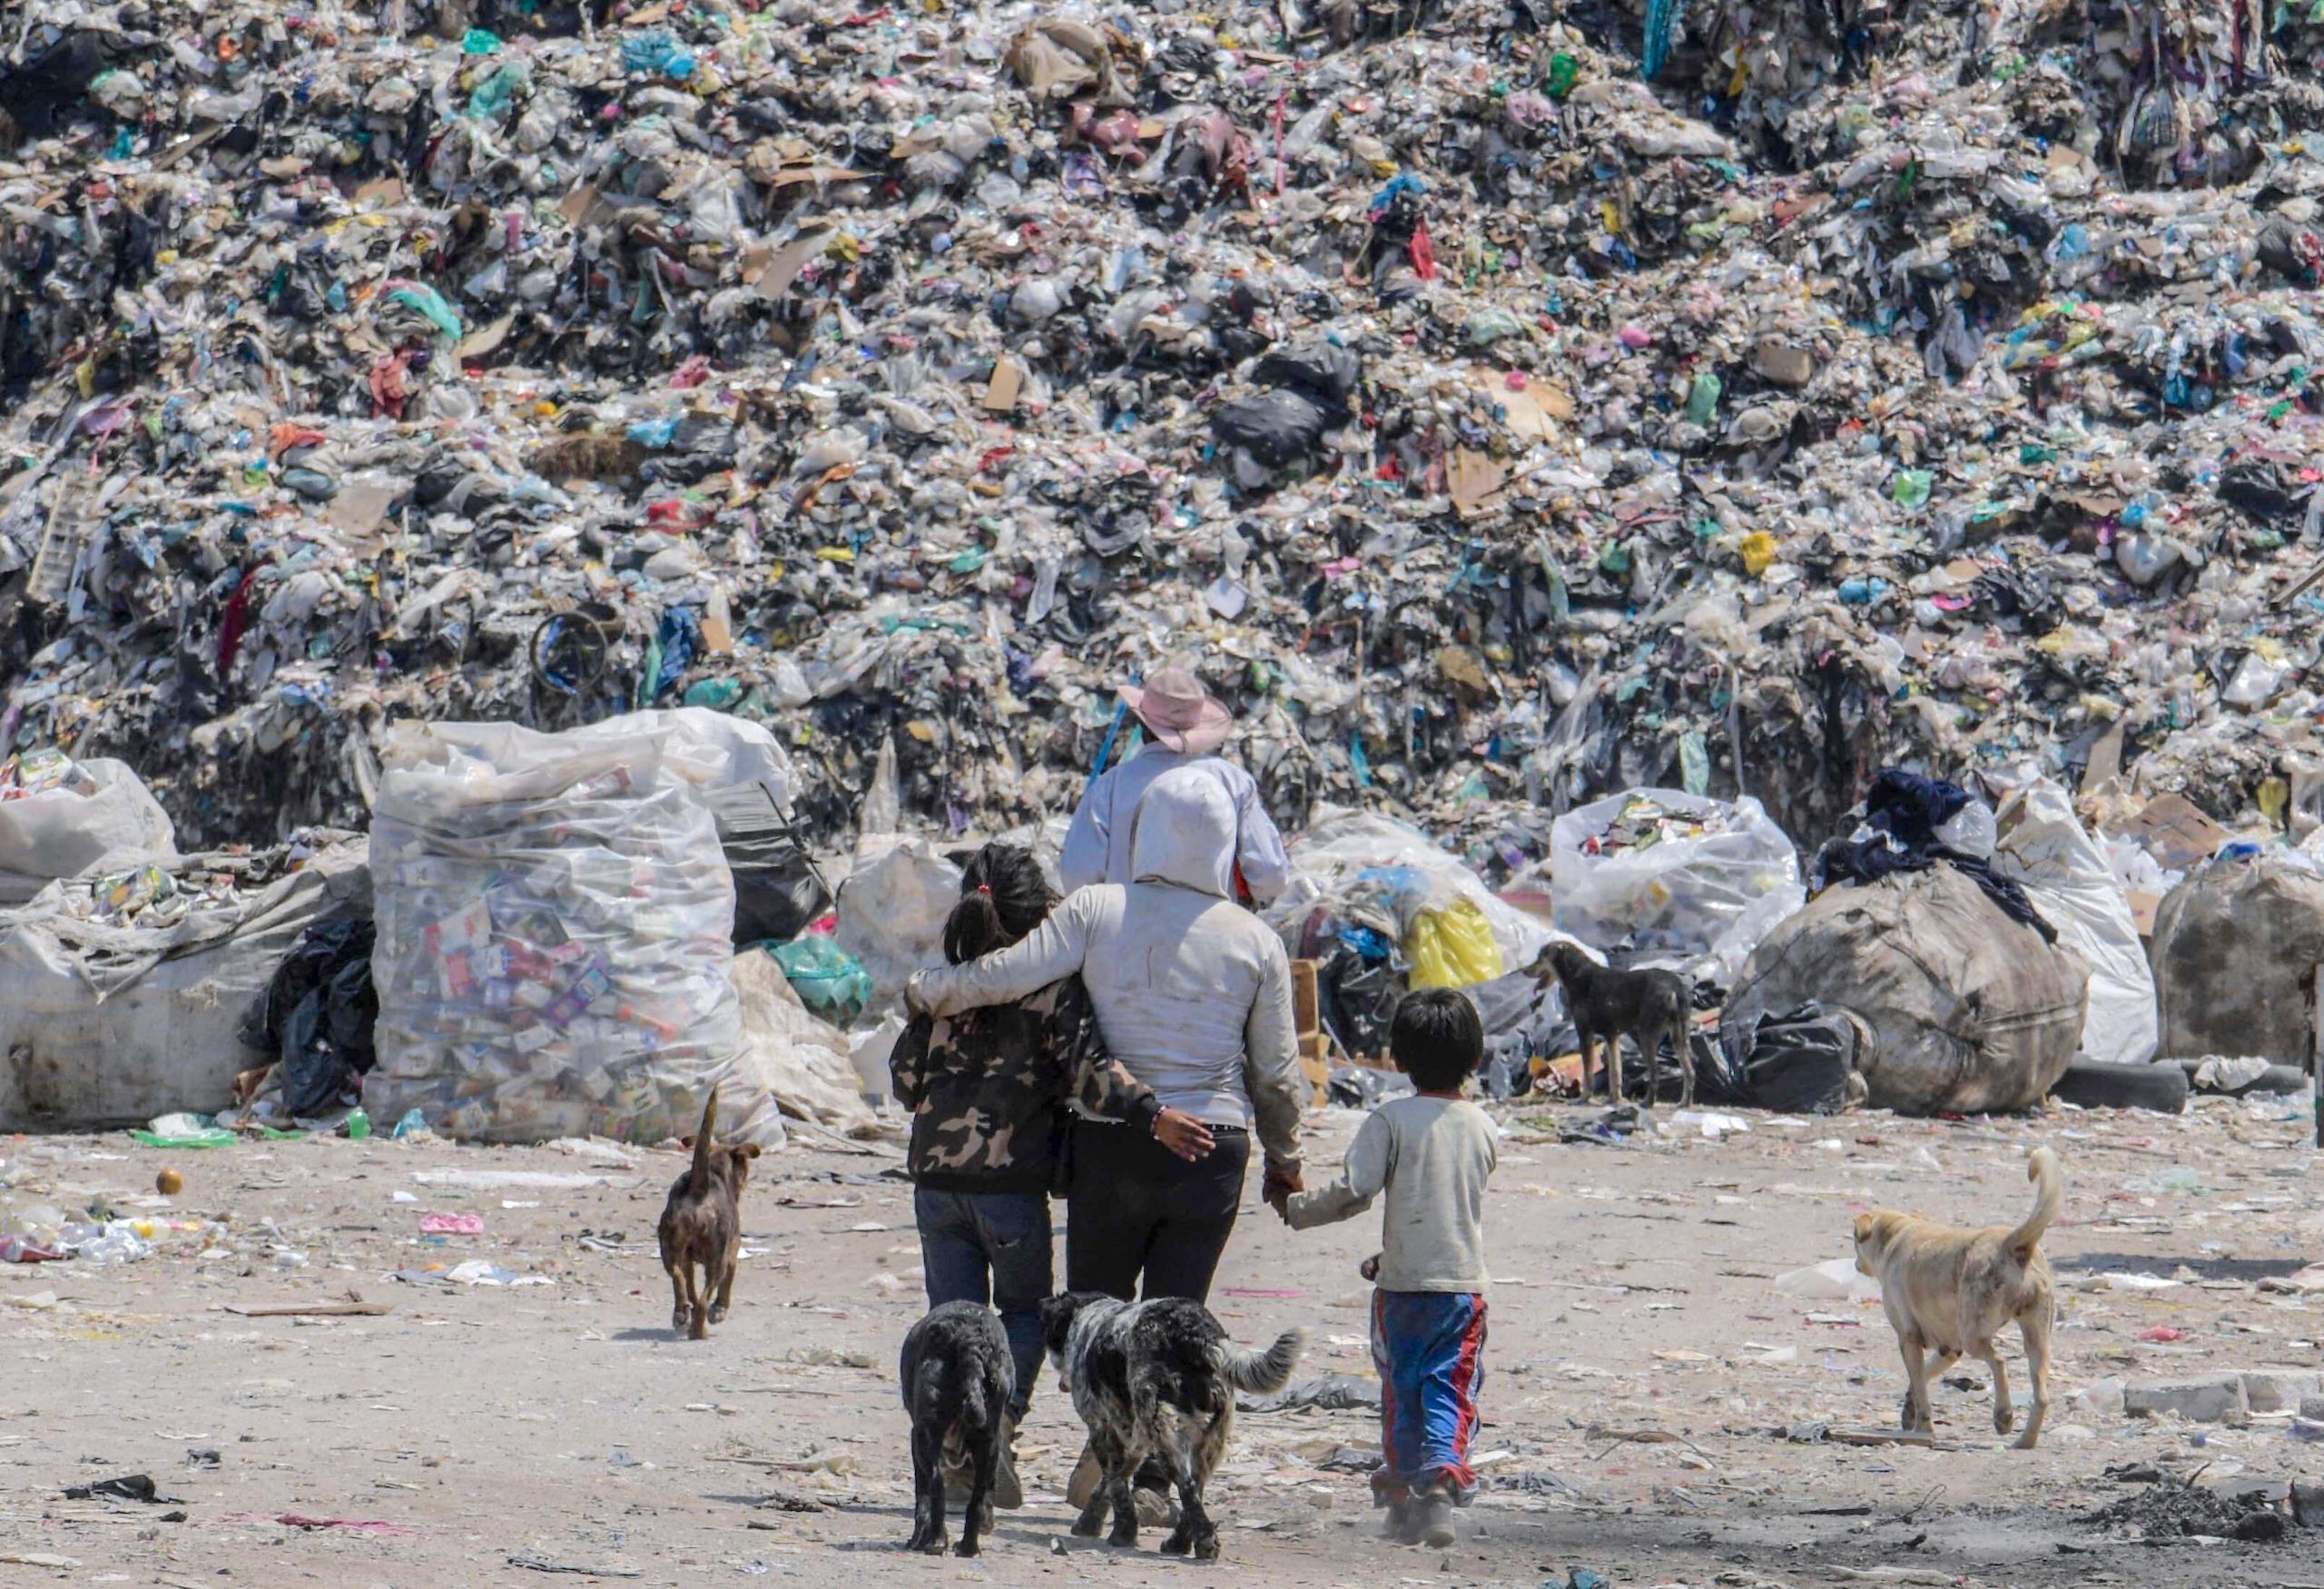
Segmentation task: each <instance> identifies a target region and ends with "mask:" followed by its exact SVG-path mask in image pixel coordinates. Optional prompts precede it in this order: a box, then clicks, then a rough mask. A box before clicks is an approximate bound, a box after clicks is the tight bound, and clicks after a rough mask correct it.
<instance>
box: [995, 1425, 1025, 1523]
mask: <svg viewBox="0 0 2324 1589" xmlns="http://www.w3.org/2000/svg"><path fill="white" fill-rule="evenodd" d="M992 1504H993V1505H996V1506H998V1507H1000V1509H1001V1510H1002V1511H1004V1512H1014V1511H1016V1510H1017V1509H1018V1508H1019V1507H1020V1506H1022V1505H1024V1504H1025V1486H1024V1485H1021V1484H1019V1483H1018V1482H1017V1420H1016V1419H1015V1418H1003V1419H1002V1420H1001V1421H1000V1460H999V1461H998V1462H996V1463H994V1464H993V1469H992Z"/></svg>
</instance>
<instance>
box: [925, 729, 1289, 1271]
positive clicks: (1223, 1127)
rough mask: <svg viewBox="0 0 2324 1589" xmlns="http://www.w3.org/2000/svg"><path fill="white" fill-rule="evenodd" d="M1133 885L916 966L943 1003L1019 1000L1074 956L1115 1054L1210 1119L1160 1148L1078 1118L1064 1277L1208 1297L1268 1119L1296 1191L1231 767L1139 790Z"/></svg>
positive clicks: (1283, 1060)
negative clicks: (1240, 853)
mask: <svg viewBox="0 0 2324 1589" xmlns="http://www.w3.org/2000/svg"><path fill="white" fill-rule="evenodd" d="M1133 820H1134V822H1135V824H1136V825H1135V828H1134V830H1133V832H1132V834H1131V839H1130V860H1131V866H1130V871H1131V876H1132V878H1133V881H1132V882H1130V883H1128V884H1121V883H1097V884H1094V885H1092V886H1090V887H1088V888H1083V889H1078V890H1076V891H1075V892H1074V893H1071V894H1069V895H1068V896H1067V898H1066V899H1065V900H1064V902H1063V903H1060V904H1059V905H1058V906H1057V908H1056V909H1055V910H1053V911H1051V912H1050V913H1049V919H1048V920H1047V921H1046V922H1044V923H1042V924H1041V925H1040V926H1039V927H1038V928H1036V929H1035V930H1034V931H1033V932H1032V933H1030V934H1029V935H1028V936H1026V937H1025V938H1023V939H1022V940H1020V941H1019V942H1018V943H1015V944H1014V945H1012V946H1010V947H1009V948H1008V949H1004V950H1001V951H1000V952H998V953H994V954H990V955H987V956H986V957H985V958H983V959H981V960H978V961H972V962H970V963H968V964H966V965H957V966H950V967H948V968H945V969H943V970H939V971H924V972H921V973H920V974H919V975H917V976H915V977H913V978H912V980H911V1002H912V1003H913V1005H914V1006H915V1007H917V1008H920V1009H924V1010H926V1011H928V1012H930V1013H931V1014H935V1015H950V1014H952V1013H955V1012H959V1011H961V1010H970V1009H980V1008H982V1007H984V1006H986V1005H990V1004H1001V1003H1007V1002H1010V1001H1012V1000H1016V999H1021V998H1024V997H1026V996H1027V995H1028V994H1030V993H1033V992H1038V991H1039V990H1040V989H1042V988H1045V987H1047V986H1049V984H1050V983H1051V982H1057V981H1059V980H1060V979H1061V978H1064V977H1068V976H1071V975H1072V974H1074V973H1075V972H1079V973H1080V975H1081V980H1082V983H1083V985H1084V986H1085V987H1087V988H1088V992H1089V1000H1090V1002H1091V1003H1092V1004H1093V1005H1094V1006H1095V1007H1096V1009H1097V1014H1098V1030H1099V1031H1100V1032H1101V1033H1102V1034H1103V1035H1104V1037H1105V1040H1106V1047H1107V1048H1108V1050H1109V1051H1111V1052H1112V1054H1113V1056H1114V1058H1115V1059H1116V1060H1118V1061H1120V1062H1121V1064H1122V1065H1123V1066H1124V1067H1125V1068H1126V1069H1127V1070H1128V1071H1129V1072H1130V1074H1131V1075H1133V1076H1135V1077H1136V1078H1137V1080H1138V1081H1142V1082H1144V1083H1145V1084H1146V1085H1147V1086H1148V1087H1150V1088H1152V1089H1153V1091H1154V1095H1155V1098H1156V1100H1157V1101H1158V1102H1159V1103H1160V1104H1161V1105H1162V1106H1163V1108H1164V1109H1166V1110H1179V1111H1182V1112H1183V1113H1184V1114H1187V1115H1191V1116H1193V1117H1194V1119H1195V1120H1199V1121H1201V1122H1202V1124H1203V1125H1204V1126H1205V1127H1206V1128H1207V1131H1206V1134H1201V1135H1195V1136H1193V1137H1192V1138H1191V1139H1187V1138H1182V1139H1181V1140H1179V1141H1178V1142H1177V1144H1176V1145H1175V1146H1174V1147H1165V1146H1164V1144H1163V1143H1162V1142H1161V1141H1160V1140H1157V1139H1156V1138H1154V1137H1153V1136H1152V1135H1150V1134H1148V1133H1147V1132H1144V1131H1141V1130H1140V1129H1139V1128H1137V1127H1134V1126H1128V1125H1121V1124H1117V1123H1115V1122H1111V1121H1106V1120H1088V1119H1083V1118H1079V1117H1078V1116H1077V1118H1076V1120H1075V1122H1074V1127H1073V1144H1072V1187H1073V1189H1072V1192H1071V1194H1070V1196H1069V1199H1068V1204H1067V1217H1066V1283H1067V1288H1068V1289H1069V1290H1075V1291H1104V1292H1108V1293H1109V1294H1111V1295H1113V1296H1117V1297H1120V1298H1124V1299H1125V1300H1128V1299H1132V1298H1134V1297H1135V1295H1136V1294H1137V1291H1138V1288H1139V1281H1140V1279H1141V1278H1143V1281H1144V1295H1145V1296H1146V1297H1147V1298H1157V1297H1190V1298H1194V1299H1195V1300H1196V1301H1205V1300H1207V1298H1208V1297H1209V1294H1210V1283H1211V1278H1212V1276H1213V1275H1214V1274H1215V1273H1216V1270H1217V1268H1218V1259H1219V1255H1220V1254H1221V1253H1222V1252H1224V1251H1225V1250H1226V1240H1227V1238H1228V1236H1229V1235H1230V1234H1232V1232H1233V1231H1234V1229H1235V1215H1236V1209H1237V1207H1238V1206H1239V1205H1240V1203H1241V1200H1242V1194H1243V1179H1244V1174H1245V1171H1246V1168H1247V1167H1248V1165H1249V1163H1250V1157H1251V1138H1250V1134H1251V1131H1252V1129H1253V1128H1254V1126H1256V1130H1257V1132H1258V1137H1259V1143H1260V1148H1261V1150H1262V1151H1263V1153H1264V1155H1265V1161H1266V1183H1267V1186H1268V1187H1269V1188H1270V1189H1273V1188H1276V1187H1283V1188H1290V1189H1296V1188H1297V1187H1298V1185H1299V1182H1300V1178H1299V1109H1300V1094H1301V1091H1302V1088H1303V1086H1304V1079H1303V1078H1302V1076H1301V1074H1300V1071H1299V1064H1298V1051H1297V1044H1296V1039H1295V1034H1294V1031H1293V1026H1292V1015H1291V965H1290V962H1289V960H1288V958H1287V957H1286V956H1285V953H1284V949H1283V942H1282V940H1281V939H1279V938H1278V937H1276V936H1275V933H1272V932H1270V931H1269V930H1268V929H1267V928H1266V926H1265V924H1264V923H1261V922H1260V921H1259V919H1258V918H1257V917H1256V916H1254V915H1252V914H1251V913H1249V912H1247V911H1246V910H1244V909H1243V908H1242V907H1240V906H1239V905H1236V904H1235V903H1231V902H1232V899H1233V891H1234V882H1233V877H1234V865H1235V844H1236V832H1237V825H1236V823H1237V819H1236V810H1235V805H1234V802H1233V801H1232V800H1231V799H1230V798H1229V797H1228V795H1227V794H1226V791H1225V789H1223V788H1222V787H1221V786H1220V785H1219V782H1218V780H1216V778H1212V777H1208V776H1206V775H1204V774H1203V773H1202V772H1200V771H1199V770H1196V769H1192V768H1176V769H1173V770H1172V771H1170V772H1167V773H1165V774H1164V775H1162V776H1160V777H1158V778H1157V779H1155V780H1154V783H1153V784H1152V785H1151V786H1149V787H1148V788H1147V791H1146V793H1145V795H1144V796H1143V797H1142V798H1141V799H1140V800H1139V801H1138V805H1137V815H1136V817H1135V818H1134V819H1133Z"/></svg>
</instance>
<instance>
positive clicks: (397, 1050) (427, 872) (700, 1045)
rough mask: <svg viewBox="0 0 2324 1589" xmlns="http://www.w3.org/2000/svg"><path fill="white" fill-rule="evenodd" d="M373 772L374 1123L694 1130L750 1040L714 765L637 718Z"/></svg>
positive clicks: (368, 1092)
mask: <svg viewBox="0 0 2324 1589" xmlns="http://www.w3.org/2000/svg"><path fill="white" fill-rule="evenodd" d="M383 762H384V776H383V778H382V781H381V784H380V788H379V798H378V801H377V804H376V806H375V809H374V812H373V819H372V846H373V847H372V864H373V868H374V873H375V883H376V891H377V900H378V912H379V916H378V920H379V946H378V950H377V960H376V965H375V972H376V975H377V978H378V982H379V1012H380V1013H379V1062H378V1064H377V1066H376V1067H375V1068H374V1070H373V1071H372V1072H371V1074H370V1076H369V1078H368V1079H367V1081H366V1082H365V1086H364V1101H365V1104H366V1107H367V1108H369V1110H370V1111H371V1113H372V1114H373V1115H374V1116H375V1117H379V1118H383V1119H395V1118H398V1117H399V1116H401V1115H402V1114H404V1113H405V1112H406V1111H407V1110H411V1109H415V1108H416V1109H419V1110H421V1111H422V1112H423V1114H424V1115H425V1117H426V1118H427V1119H428V1121H429V1122H430V1123H431V1124H433V1125H436V1126H437V1127H438V1129H440V1130H447V1131H448V1132H449V1133H450V1134H452V1135H454V1136H458V1137H462V1138H466V1139H469V1140H487V1141H538V1140H546V1139H549V1138H555V1137H564V1136H605V1137H612V1138H615V1139H619V1140H632V1141H638V1140H643V1141H655V1140H661V1139H663V1138H666V1137H671V1136H676V1135H681V1134H683V1133H684V1132H687V1131H690V1130H694V1127H695V1125H696V1123H697V1121H698V1120H699V1118H700V1115H701V1110H702V1107H703V1104H704V1100H705V1099H706V1098H707V1096H708V1094H709V1091H710V1089H711V1088H712V1087H713V1086H714V1085H716V1084H718V1083H720V1082H722V1081H726V1080H728V1079H729V1078H730V1077H731V1076H732V1075H733V1074H734V1069H735V1063H736V1059H737V1055H738V1053H739V1052H740V1051H741V1048H742V1035H743V1034H742V1029H741V1022H740V1019H739V1016H738V1006H737V1002H736V997H735V991H734V979H733V975H732V957H733V946H732V939H731V934H732V931H733V925H734V883H733V880H732V878H731V876H730V875H729V873H728V872H727V869H726V866H725V863H724V856H723V854H722V853H721V850H720V846H719V840H718V834H717V827H716V824H715V821H714V818H713V816H712V814H711V810H710V806H709V804H707V802H706V800H705V799H704V787H705V786H706V785H709V784H711V783H712V782H714V780H715V779H717V778H718V776H719V775H720V772H721V767H720V764H719V760H718V758H717V756H716V755H715V753H714V751H713V750H712V749H711V748H710V747H708V746H706V745H704V744H703V743H702V742H701V741H700V740H698V739H696V738H694V737H692V736H690V735H685V734H684V733H682V732H677V731H675V730H669V729H665V730H663V731H659V732H656V731H652V730H641V729H640V728H639V727H638V726H637V725H635V724H634V723H633V722H630V721H626V720H617V721H616V722H614V723H609V724H604V725H598V726H597V727H596V728H591V729H580V730H575V731H573V732H569V733H566V734H563V735H543V734H537V733H534V732H532V731H530V730H528V729H524V728H518V727H516V726H514V725H501V724H458V725H444V724H439V725H424V726H421V725H414V726H410V727H407V728H403V729H400V730H399V731H398V732H397V733H396V734H394V735H392V736H390V738H389V742H388V745H387V746H386V754H385V756H384V757H383ZM755 1101H756V1100H743V1099H741V1098H737V1099H736V1100H735V1104H736V1108H737V1111H738V1112H748V1111H749V1110H751V1108H752V1107H753V1102H755Z"/></svg>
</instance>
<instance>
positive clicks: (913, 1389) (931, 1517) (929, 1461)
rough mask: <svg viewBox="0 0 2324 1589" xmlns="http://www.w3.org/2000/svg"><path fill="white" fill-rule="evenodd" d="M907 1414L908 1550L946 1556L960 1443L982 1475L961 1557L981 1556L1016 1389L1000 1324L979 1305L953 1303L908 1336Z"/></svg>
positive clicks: (966, 1520) (967, 1514) (966, 1519)
mask: <svg viewBox="0 0 2324 1589" xmlns="http://www.w3.org/2000/svg"><path fill="white" fill-rule="evenodd" d="M900 1367H901V1374H902V1378H903V1391H904V1410H905V1411H906V1412H908V1413H910V1414H911V1543H910V1544H909V1545H906V1546H905V1548H906V1549H908V1550H916V1551H925V1552H927V1553H929V1554H931V1555H941V1554H943V1552H944V1452H945V1448H946V1447H947V1446H958V1447H960V1449H961V1450H963V1451H965V1452H966V1454H967V1455H968V1457H969V1460H970V1465H971V1466H972V1469H973V1471H974V1473H975V1475H976V1476H975V1479H974V1482H973V1484H972V1485H971V1487H970V1492H969V1504H968V1505H967V1506H966V1507H965V1508H964V1509H963V1511H962V1514H961V1517H960V1554H962V1555H964V1556H972V1555H974V1554H977V1535H978V1532H979V1531H980V1530H983V1529H990V1527H991V1526H992V1476H993V1472H994V1469H995V1468H996V1467H997V1466H999V1464H1000V1440H1001V1420H1002V1419H1004V1418H1005V1417H1007V1416H1008V1415H1009V1397H1010V1396H1011V1395H1012V1394H1013V1393H1014V1392H1015V1390H1016V1387H1017V1370H1016V1367H1015V1365H1014V1364H1012V1363H1011V1362H1010V1361H1009V1337H1008V1336H1007V1335H1005V1334H1003V1333H1002V1331H1001V1327H1000V1320H999V1319H998V1318H994V1317H993V1316H992V1315H991V1314H990V1312H988V1311H986V1310H985V1309H984V1308H980V1307H979V1306H978V1305H977V1304H976V1303H974V1302H947V1303H945V1304H944V1305H943V1306H942V1307H941V1308H937V1309H936V1310H935V1311H934V1312H932V1313H931V1314H930V1315H929V1316H928V1317H927V1318H923V1319H921V1321H920V1322H919V1323H918V1324H915V1325H913V1326H912V1327H911V1334H909V1335H907V1336H905V1337H904V1350H903V1360H902V1362H901V1365H900Z"/></svg>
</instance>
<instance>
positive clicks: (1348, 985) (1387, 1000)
mask: <svg viewBox="0 0 2324 1589" xmlns="http://www.w3.org/2000/svg"><path fill="white" fill-rule="evenodd" d="M1403 992H1404V979H1403V977H1401V976H1399V975H1398V974H1397V973H1396V971H1395V968H1394V967H1393V966H1392V965H1390V964H1389V962H1387V961H1385V960H1366V959H1365V958H1364V956H1363V955H1361V954H1359V953H1357V952H1355V951H1354V950H1353V949H1350V948H1349V947H1347V946H1346V945H1345V944H1342V945H1341V946H1340V947H1339V948H1338V949H1336V950H1334V952H1333V953H1332V956H1331V958H1330V959H1328V960H1326V961H1324V963H1323V966H1322V968H1321V969H1320V970H1319V971H1318V972H1317V974H1316V977H1315V1002H1316V1003H1317V1005H1318V1006H1319V1011H1318V1012H1319V1013H1320V1014H1321V1015H1322V1017H1323V1021H1324V1030H1325V1031H1329V1032H1330V1033H1331V1034H1332V1036H1333V1038H1334V1040H1335V1041H1337V1042H1338V1043H1339V1045H1340V1047H1341V1049H1342V1050H1344V1051H1346V1052H1348V1053H1351V1054H1384V1053H1386V1052H1387V1051H1388V1024H1389V1022H1392V1021H1393V1020H1394V1019H1395V1016H1396V1001H1397V1000H1398V999H1400V998H1402V997H1403Z"/></svg>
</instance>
